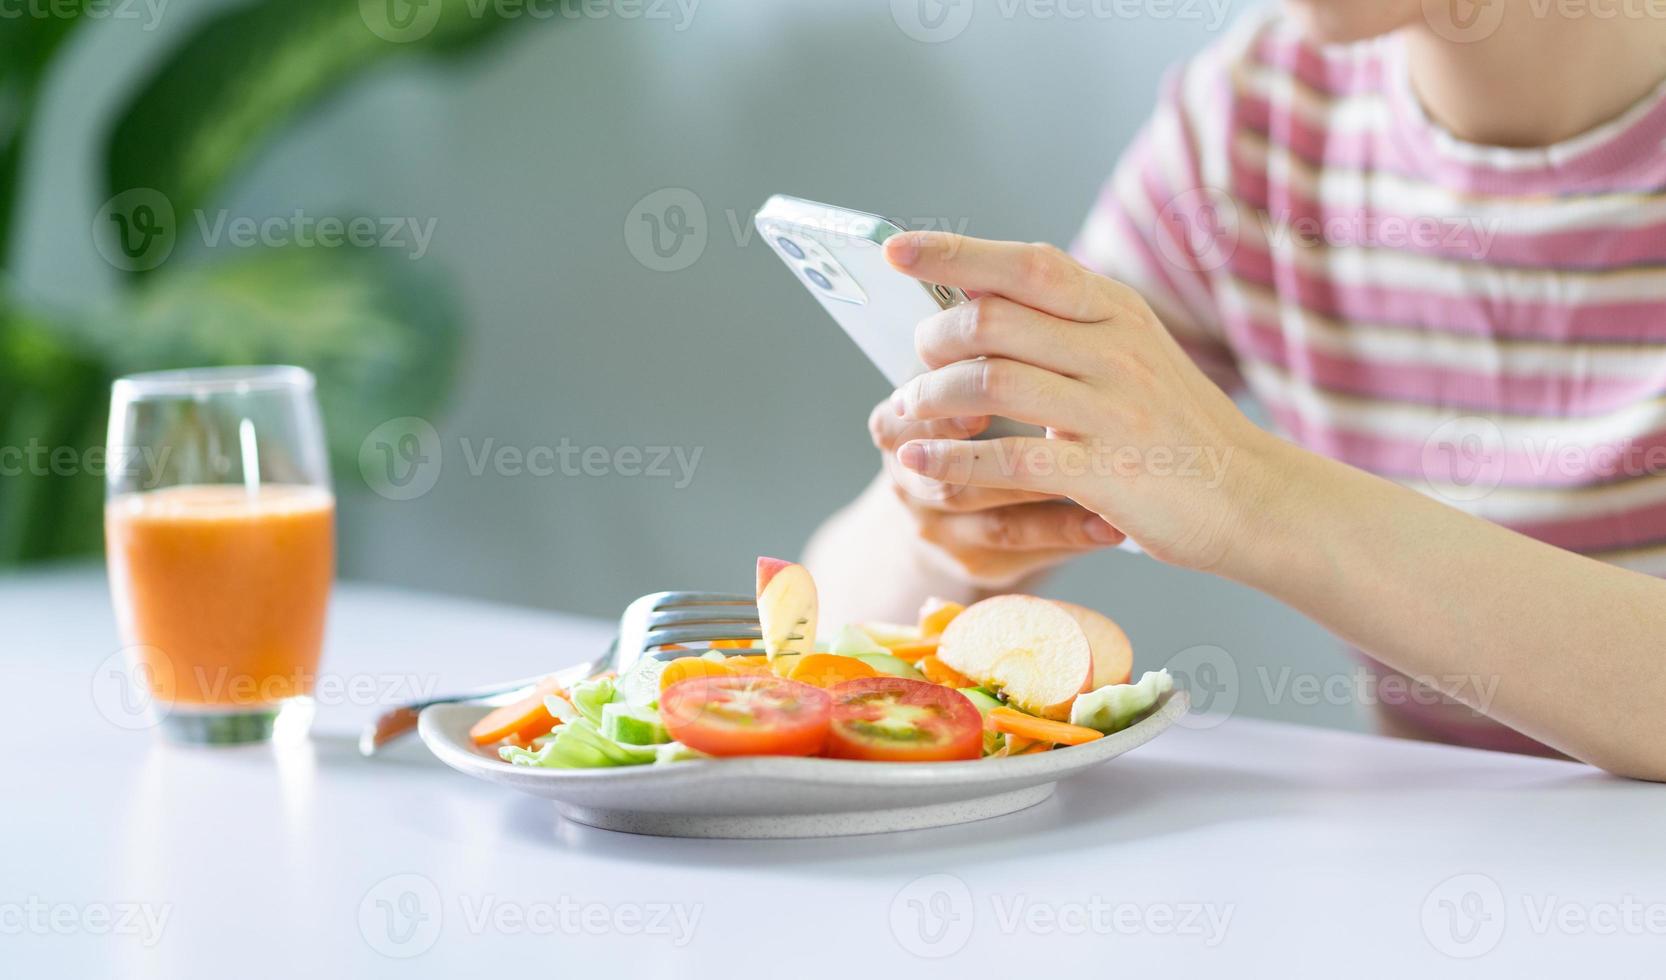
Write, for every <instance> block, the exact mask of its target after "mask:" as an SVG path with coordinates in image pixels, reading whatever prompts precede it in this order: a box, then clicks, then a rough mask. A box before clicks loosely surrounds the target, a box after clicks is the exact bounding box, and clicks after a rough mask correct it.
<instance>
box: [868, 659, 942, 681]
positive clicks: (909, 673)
mask: <svg viewBox="0 0 1666 980" xmlns="http://www.w3.org/2000/svg"><path fill="white" fill-rule="evenodd" d="M856 659H857V660H860V661H862V662H863V663H865V664H867V665H868V666H869V667H872V668H873V669H874V670H877V671H879V672H880V673H881V674H890V675H891V676H892V677H906V678H908V679H909V680H914V681H923V680H925V679H926V675H924V674H922V673H920V671H919V669H918V668H916V667H915V666H914V665H913V664H911V663H909V662H908V661H906V660H904V659H902V658H901V657H897V656H893V655H891V654H889V653H858V654H856Z"/></svg>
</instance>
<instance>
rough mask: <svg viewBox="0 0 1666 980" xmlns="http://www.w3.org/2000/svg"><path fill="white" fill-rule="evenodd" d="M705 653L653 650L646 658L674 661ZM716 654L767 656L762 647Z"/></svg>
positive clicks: (724, 650)
mask: <svg viewBox="0 0 1666 980" xmlns="http://www.w3.org/2000/svg"><path fill="white" fill-rule="evenodd" d="M706 652H708V651H706V650H699V651H695V650H655V651H654V652H653V653H650V654H648V656H650V657H653V658H654V659H656V660H675V659H677V658H678V657H691V656H696V657H697V656H699V655H700V654H702V653H706ZM717 652H718V653H721V654H723V655H724V656H725V657H762V656H767V654H765V653H764V650H763V648H762V647H723V648H721V649H719V650H717Z"/></svg>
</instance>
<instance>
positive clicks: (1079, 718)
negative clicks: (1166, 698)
mask: <svg viewBox="0 0 1666 980" xmlns="http://www.w3.org/2000/svg"><path fill="white" fill-rule="evenodd" d="M1172 690H1174V678H1173V677H1171V676H1169V672H1168V669H1167V668H1164V669H1163V670H1148V671H1146V672H1145V673H1144V674H1142V675H1141V676H1140V679H1139V683H1137V684H1106V685H1105V686H1104V687H1102V688H1099V689H1098V690H1097V691H1089V692H1088V693H1086V694H1082V695H1078V696H1077V698H1076V700H1075V702H1074V703H1072V704H1071V705H1070V723H1071V724H1072V725H1081V726H1082V727H1084V728H1092V729H1094V730H1095V731H1101V732H1104V733H1105V734H1106V735H1110V734H1113V733H1115V732H1120V731H1122V730H1123V729H1124V728H1127V727H1128V726H1129V725H1132V724H1133V723H1134V722H1136V721H1138V720H1139V719H1140V718H1141V717H1142V716H1143V715H1144V714H1145V713H1146V712H1147V711H1150V710H1151V706H1152V705H1154V704H1156V703H1157V699H1158V698H1160V697H1162V696H1163V695H1165V694H1167V693H1168V692H1170V691H1172Z"/></svg>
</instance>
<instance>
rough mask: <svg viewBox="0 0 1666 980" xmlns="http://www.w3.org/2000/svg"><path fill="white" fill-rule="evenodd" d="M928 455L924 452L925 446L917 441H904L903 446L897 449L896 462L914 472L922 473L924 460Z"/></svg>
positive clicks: (924, 468)
mask: <svg viewBox="0 0 1666 980" xmlns="http://www.w3.org/2000/svg"><path fill="white" fill-rule="evenodd" d="M930 455H931V454H930V453H928V452H926V447H925V446H923V445H921V444H920V443H919V442H918V441H915V442H909V443H904V444H903V447H902V448H901V449H899V450H897V462H899V463H901V464H902V465H903V466H904V467H906V468H908V469H911V470H913V471H914V472H916V473H924V472H925V471H926V460H927V458H928V457H929V456H930Z"/></svg>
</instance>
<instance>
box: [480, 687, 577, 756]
mask: <svg viewBox="0 0 1666 980" xmlns="http://www.w3.org/2000/svg"><path fill="white" fill-rule="evenodd" d="M560 693H562V691H561V685H560V684H558V683H556V680H555V678H553V677H546V678H544V679H543V680H541V681H539V682H538V686H537V687H535V688H533V689H532V693H531V694H529V695H527V696H526V697H524V698H522V699H520V700H519V701H516V702H515V703H514V704H506V705H503V706H502V707H500V708H494V709H492V711H491V712H490V713H489V714H487V715H486V717H484V718H482V719H480V720H479V721H477V722H475V723H474V724H473V725H472V726H471V727H470V728H469V738H471V739H473V740H474V744H476V745H487V744H489V743H491V742H497V741H501V740H503V739H506V738H512V737H518V738H520V739H521V740H522V741H526V742H530V741H532V740H533V739H535V738H537V737H538V736H540V735H547V734H549V731H550V729H552V728H554V727H555V726H556V720H555V718H554V717H552V716H551V715H550V713H549V711H548V710H547V709H545V707H544V696H545V695H547V694H560Z"/></svg>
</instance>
